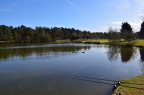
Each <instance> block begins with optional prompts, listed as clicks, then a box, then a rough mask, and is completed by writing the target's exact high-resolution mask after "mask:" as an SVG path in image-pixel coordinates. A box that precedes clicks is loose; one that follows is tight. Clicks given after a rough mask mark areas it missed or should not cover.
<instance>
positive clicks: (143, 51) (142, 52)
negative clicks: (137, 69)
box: [139, 48, 144, 74]
mask: <svg viewBox="0 0 144 95" xmlns="http://www.w3.org/2000/svg"><path fill="white" fill-rule="evenodd" d="M139 52H140V56H141V57H140V59H141V62H140V66H141V70H142V73H143V74H144V48H139Z"/></svg>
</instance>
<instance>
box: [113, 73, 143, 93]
mask: <svg viewBox="0 0 144 95" xmlns="http://www.w3.org/2000/svg"><path fill="white" fill-rule="evenodd" d="M120 82H121V86H119V87H118V88H117V89H116V90H115V91H114V93H113V95H116V93H118V92H121V95H144V75H138V76H135V77H132V78H127V79H123V80H120ZM140 88H142V89H140ZM118 90H119V91H118Z"/></svg>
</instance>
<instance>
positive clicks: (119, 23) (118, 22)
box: [110, 21, 122, 25]
mask: <svg viewBox="0 0 144 95" xmlns="http://www.w3.org/2000/svg"><path fill="white" fill-rule="evenodd" d="M110 23H112V24H118V25H121V24H122V22H120V21H117V22H110Z"/></svg>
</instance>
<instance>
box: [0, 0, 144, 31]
mask: <svg viewBox="0 0 144 95" xmlns="http://www.w3.org/2000/svg"><path fill="white" fill-rule="evenodd" d="M143 10H144V0H1V3H0V24H4V25H8V26H9V25H12V26H20V25H25V26H28V27H32V28H34V27H35V26H45V27H55V26H56V27H67V28H75V29H79V30H87V31H90V32H106V31H108V29H109V27H110V26H111V27H112V28H117V29H120V28H121V23H122V22H128V23H130V24H131V26H132V27H133V29H134V30H135V31H139V29H140V25H141V23H142V19H141V18H140V16H141V15H143V16H144V11H143Z"/></svg>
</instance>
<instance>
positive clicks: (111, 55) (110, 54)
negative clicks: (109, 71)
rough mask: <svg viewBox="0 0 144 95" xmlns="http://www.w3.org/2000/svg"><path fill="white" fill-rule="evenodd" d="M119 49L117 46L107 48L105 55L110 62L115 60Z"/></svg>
mask: <svg viewBox="0 0 144 95" xmlns="http://www.w3.org/2000/svg"><path fill="white" fill-rule="evenodd" d="M119 49H120V48H119V47H118V46H113V45H110V46H109V49H108V52H107V54H108V59H109V60H110V61H113V60H116V59H117V58H118V57H119Z"/></svg>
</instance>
